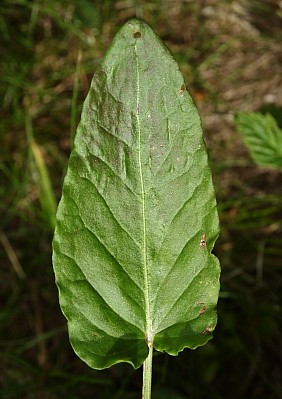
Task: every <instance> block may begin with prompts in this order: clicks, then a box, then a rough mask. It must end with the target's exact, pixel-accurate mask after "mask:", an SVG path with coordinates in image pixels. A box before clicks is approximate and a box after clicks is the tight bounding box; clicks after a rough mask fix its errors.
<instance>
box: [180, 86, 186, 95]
mask: <svg viewBox="0 0 282 399" xmlns="http://www.w3.org/2000/svg"><path fill="white" fill-rule="evenodd" d="M185 90H186V86H185V85H184V84H183V85H182V86H181V87H180V93H183V92H184V91H185Z"/></svg>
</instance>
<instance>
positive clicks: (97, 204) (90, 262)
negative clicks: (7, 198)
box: [53, 19, 219, 369]
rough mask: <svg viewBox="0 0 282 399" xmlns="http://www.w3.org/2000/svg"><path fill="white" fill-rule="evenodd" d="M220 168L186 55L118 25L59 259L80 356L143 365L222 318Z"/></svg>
mask: <svg viewBox="0 0 282 399" xmlns="http://www.w3.org/2000/svg"><path fill="white" fill-rule="evenodd" d="M218 232H219V227H218V216H217V210H216V201H215V196H214V189H213V185H212V179H211V172H210V169H209V166H208V160H207V154H206V149H205V145H204V142H203V137H202V129H201V123H200V119H199V116H198V112H197V110H196V107H195V105H194V104H193V101H192V99H191V97H190V95H189V93H188V92H187V90H186V87H185V83H184V80H183V77H182V75H181V73H180V71H179V68H178V66H177V64H176V62H175V60H174V59H173V58H172V56H171V55H170V53H169V51H168V50H167V48H166V47H165V46H164V45H163V44H162V42H161V41H160V40H159V39H158V37H157V36H156V35H155V33H154V32H153V31H152V30H151V28H150V27H149V26H148V25H147V24H146V23H145V22H143V21H140V20H136V19H134V20H130V21H129V22H127V23H126V24H125V25H124V26H123V28H122V29H121V30H120V31H119V32H118V34H117V35H116V37H115V39H114V40H113V43H112V45H111V47H110V49H109V50H108V52H107V54H106V56H105V58H104V60H103V61H102V63H101V64H100V65H99V67H98V68H97V70H96V72H95V75H94V78H93V81H92V84H91V88H90V91H89V94H88V96H87V98H86V100H85V103H84V107H83V111H82V116H81V122H80V124H79V127H78V130H77V134H76V138H75V145H74V149H73V151H72V154H71V156H70V160H69V165H68V170H67V174H66V177H65V181H64V186H63V195H62V199H61V201H60V204H59V208H58V213H57V227H56V231H55V237H54V241H53V247H54V255H53V263H54V270H55V274H56V282H57V285H58V287H59V291H60V304H61V307H62V310H63V312H64V314H65V316H66V318H67V319H68V327H69V334H70V340H71V343H72V346H73V348H74V350H75V352H76V353H77V354H78V355H79V356H80V357H81V358H82V359H83V360H84V361H85V362H86V363H88V364H89V365H90V366H91V367H93V368H98V369H101V368H105V367H109V366H111V365H112V364H114V363H118V362H121V361H126V362H129V363H131V364H132V365H133V366H134V367H139V366H140V365H141V364H142V363H143V362H144V360H145V358H146V357H147V354H148V343H149V344H153V346H154V348H155V349H157V350H159V351H166V352H168V353H170V354H172V355H177V353H178V352H179V351H181V350H183V349H184V348H185V347H188V348H196V347H197V346H199V345H203V344H205V343H206V342H207V341H208V340H209V339H210V338H211V337H212V331H213V329H214V327H215V324H216V311H215V306H216V302H217V298H218V291H219V263H218V260H217V259H216V257H215V256H214V255H212V254H211V250H212V248H213V245H214V242H215V240H216V238H217V236H218Z"/></svg>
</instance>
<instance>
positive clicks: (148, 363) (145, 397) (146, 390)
mask: <svg viewBox="0 0 282 399" xmlns="http://www.w3.org/2000/svg"><path fill="white" fill-rule="evenodd" d="M148 345H149V354H148V357H147V358H146V359H145V362H144V363H143V389H142V399H151V387H152V364H153V344H152V343H149V344H148Z"/></svg>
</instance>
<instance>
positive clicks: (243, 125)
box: [235, 112, 282, 169]
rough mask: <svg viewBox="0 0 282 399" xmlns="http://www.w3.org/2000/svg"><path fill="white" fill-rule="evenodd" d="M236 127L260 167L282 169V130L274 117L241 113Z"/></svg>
mask: <svg viewBox="0 0 282 399" xmlns="http://www.w3.org/2000/svg"><path fill="white" fill-rule="evenodd" d="M235 122H236V127H237V129H238V131H239V132H240V133H241V134H242V136H243V139H244V143H245V144H246V146H247V147H248V149H249V151H250V153H251V156H252V158H253V160H254V161H255V162H256V163H257V164H258V165H265V166H271V167H273V168H278V169H282V130H281V129H279V127H278V126H277V123H276V121H275V119H274V118H273V116H271V115H270V114H266V115H263V114H261V113H259V112H239V113H238V114H237V115H236V116H235Z"/></svg>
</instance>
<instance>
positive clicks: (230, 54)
mask: <svg viewBox="0 0 282 399" xmlns="http://www.w3.org/2000/svg"><path fill="white" fill-rule="evenodd" d="M136 15H137V16H139V17H143V18H144V19H145V20H146V21H147V22H148V23H149V24H150V25H151V26H152V28H153V29H154V30H155V31H156V32H157V33H158V35H159V36H160V37H161V38H162V39H163V40H164V41H165V43H166V44H167V46H168V47H169V49H170V50H171V52H172V53H173V55H174V56H175V58H176V59H177V61H178V63H179V65H180V67H181V70H182V72H183V74H184V76H185V79H186V82H187V85H188V88H189V91H190V92H191V94H192V95H193V97H194V99H195V102H196V103H197V106H198V108H199V111H200V114H201V117H202V120H203V125H204V130H205V138H206V142H207V145H208V149H209V154H210V160H211V165H212V169H213V173H214V182H215V188H216V193H217V198H218V203H219V212H220V218H221V223H222V233H221V236H220V239H219V241H218V244H217V247H216V249H215V252H216V254H217V256H218V257H219V258H220V260H221V264H222V288H221V295H220V300H219V306H218V313H219V322H218V326H217V329H216V331H215V334H214V340H213V341H211V342H209V343H208V344H207V345H206V346H204V347H202V348H199V349H197V350H196V351H189V350H185V351H183V352H182V353H181V354H180V355H179V356H178V357H170V356H167V355H165V354H159V353H156V355H155V357H154V377H153V399H158V398H159V399H181V398H189V399H198V398H199V399H203V398H204V399H205V398H212V399H213V398H214V399H221V398H228V399H238V398H249V399H255V398H258V399H260V398H268V399H271V398H282V375H281V373H282V372H281V370H282V349H281V348H282V335H281V327H282V323H281V319H282V316H281V288H282V287H281V280H282V279H281V268H282V201H281V189H282V176H281V172H280V171H277V170H271V169H267V168H261V167H258V166H256V165H255V164H254V163H253V162H252V161H251V158H250V156H249V154H248V152H247V150H246V148H245V147H244V145H243V143H242V139H241V137H239V135H238V133H237V132H236V130H235V125H234V114H235V113H236V112H238V111H253V110H260V109H268V110H272V111H273V115H274V116H275V115H276V116H277V115H278V116H279V118H280V123H281V106H282V77H281V60H282V45H281V38H282V5H281V1H278V0H234V1H231V0H230V1H227V0H226V1H225V0H195V1H190V0H182V1H181V0H174V1H173V0H159V1H158V0H155V1H153V0H139V1H137V0H136V1H135V0H120V1H119V0H117V1H113V0H105V1H97V0H75V1H67V0H62V1H59V0H2V1H1V3H0V56H1V57H0V104H1V105H0V107H1V109H0V182H1V183H0V216H1V218H0V265H1V268H0V301H1V308H0V351H1V354H0V397H1V398H3V399H33V398H36V399H37V398H38V399H57V398H61V397H63V398H69V399H75V398H80V399H87V398H91V399H93V398H103V399H104V398H105V399H108V398H111V399H118V398H124V399H130V398H139V397H140V395H141V393H140V391H141V382H142V370H141V369H140V370H137V371H134V370H133V369H132V368H131V366H129V365H127V364H120V365H116V366H114V367H112V368H110V369H108V370H104V371H96V370H91V369H89V368H88V367H87V366H86V365H85V364H84V363H83V362H82V361H80V360H79V359H78V358H77V357H76V356H75V354H74V353H73V351H72V349H71V347H70V344H69V341H68V336H67V330H66V322H65V319H64V317H63V316H62V314H61V311H60V309H59V305H58V293H57V289H56V286H55V284H54V276H53V270H52V264H51V241H52V234H53V227H54V215H55V209H56V204H57V201H58V200H59V198H60V193H61V186H62V179H63V176H64V173H65V169H66V162H67V159H68V156H69V153H70V150H71V146H72V140H73V136H74V133H75V130H76V126H77V123H78V121H79V117H80V112H81V107H82V103H83V100H84V99H85V97H86V94H87V92H88V89H89V85H90V81H91V78H92V75H93V73H94V71H95V68H96V66H97V65H98V64H99V62H100V60H101V57H102V56H103V55H104V54H105V51H106V50H107V48H108V46H109V45H110V43H111V40H112V38H113V36H114V34H115V33H116V31H117V30H118V28H119V27H120V26H121V25H122V24H123V23H124V22H125V21H126V20H127V19H128V18H130V17H133V16H136ZM280 127H281V125H280Z"/></svg>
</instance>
